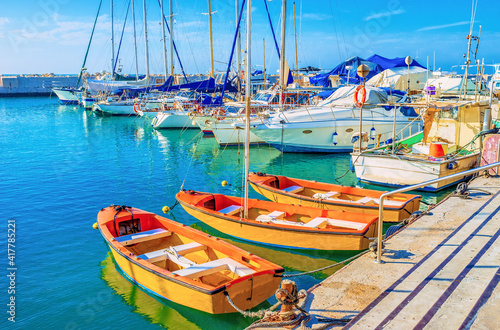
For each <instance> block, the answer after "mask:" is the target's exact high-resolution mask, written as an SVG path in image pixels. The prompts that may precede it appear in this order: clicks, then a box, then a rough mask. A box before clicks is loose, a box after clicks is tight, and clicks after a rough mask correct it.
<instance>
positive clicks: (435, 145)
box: [429, 142, 448, 158]
mask: <svg viewBox="0 0 500 330" xmlns="http://www.w3.org/2000/svg"><path fill="white" fill-rule="evenodd" d="M447 153H448V143H446V142H431V145H430V146H429V156H431V157H434V158H438V157H443V156H444V155H446V154H447Z"/></svg>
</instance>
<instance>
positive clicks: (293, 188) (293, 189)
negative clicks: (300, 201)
mask: <svg viewBox="0 0 500 330" xmlns="http://www.w3.org/2000/svg"><path fill="white" fill-rule="evenodd" d="M281 190H283V191H286V192H289V193H292V194H296V193H298V192H301V191H302V190H304V187H302V186H290V187H287V188H284V189H281Z"/></svg>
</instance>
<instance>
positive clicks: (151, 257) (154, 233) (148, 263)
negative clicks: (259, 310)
mask: <svg viewBox="0 0 500 330" xmlns="http://www.w3.org/2000/svg"><path fill="white" fill-rule="evenodd" d="M97 224H98V227H99V229H100V231H101V234H102V236H103V237H104V239H105V240H106V243H107V244H108V245H109V247H110V249H111V252H112V254H113V257H114V258H115V261H116V263H117V264H118V266H119V267H120V268H121V270H122V271H123V273H125V275H126V276H127V277H128V278H129V279H131V280H132V281H133V282H135V283H136V284H138V285H139V286H141V287H142V288H144V289H145V290H146V291H148V292H151V293H154V294H155V295H158V296H160V297H162V298H165V299H168V300H171V301H173V302H175V303H178V304H181V305H184V306H188V307H191V308H195V309H198V310H201V311H203V312H207V313H211V314H221V313H232V312H236V310H235V309H234V308H233V307H232V306H231V305H230V303H229V302H228V300H227V298H226V297H225V294H228V295H229V297H230V298H231V300H232V301H233V302H234V304H235V305H236V306H237V307H238V308H240V309H243V310H247V309H250V308H253V307H255V306H257V305H258V304H260V303H262V302H263V301H265V300H266V299H268V298H269V297H271V296H272V295H273V294H274V293H275V292H276V289H278V288H279V285H280V282H281V281H280V277H278V276H276V274H280V273H282V272H283V271H284V270H283V268H282V267H280V266H278V265H276V264H274V263H271V262H269V261H267V260H264V259H262V258H260V257H258V256H255V255H253V254H251V253H249V252H246V251H244V250H241V249H240V248H237V247H235V246H233V245H231V244H229V243H226V242H224V241H222V240H220V239H219V238H216V237H213V236H210V235H208V234H205V233H203V232H201V231H199V230H196V229H194V228H191V227H189V226H186V225H182V224H180V223H177V222H175V221H172V220H169V219H166V218H163V217H160V216H158V215H156V214H154V213H151V212H146V211H143V210H139V209H136V208H132V207H128V206H115V205H112V206H110V207H107V208H104V209H102V210H101V211H100V212H99V214H98V215H97Z"/></svg>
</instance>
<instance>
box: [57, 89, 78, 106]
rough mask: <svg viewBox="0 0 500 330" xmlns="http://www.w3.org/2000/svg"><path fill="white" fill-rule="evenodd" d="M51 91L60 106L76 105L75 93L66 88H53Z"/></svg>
mask: <svg viewBox="0 0 500 330" xmlns="http://www.w3.org/2000/svg"><path fill="white" fill-rule="evenodd" d="M52 91H53V92H54V93H55V94H56V95H57V97H58V98H59V103H61V104H78V103H79V102H78V97H77V96H76V95H75V92H74V91H73V90H70V89H66V88H54V89H52Z"/></svg>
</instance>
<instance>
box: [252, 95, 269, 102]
mask: <svg viewBox="0 0 500 330" xmlns="http://www.w3.org/2000/svg"><path fill="white" fill-rule="evenodd" d="M270 97H271V94H267V93H257V95H255V100H256V101H264V102H267V101H268V100H269V98H270Z"/></svg>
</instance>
